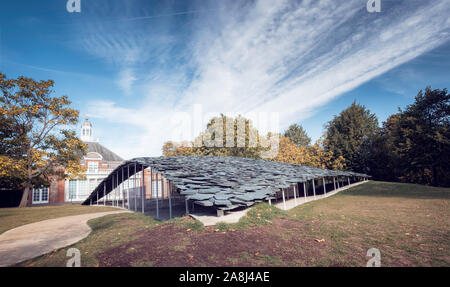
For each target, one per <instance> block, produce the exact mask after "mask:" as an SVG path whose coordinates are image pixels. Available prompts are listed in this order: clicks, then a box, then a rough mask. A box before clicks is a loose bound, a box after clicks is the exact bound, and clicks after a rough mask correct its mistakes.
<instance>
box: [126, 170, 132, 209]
mask: <svg viewBox="0 0 450 287" xmlns="http://www.w3.org/2000/svg"><path fill="white" fill-rule="evenodd" d="M127 170H128V172H127V208H128V210H131V209H130V166H129V165H127Z"/></svg>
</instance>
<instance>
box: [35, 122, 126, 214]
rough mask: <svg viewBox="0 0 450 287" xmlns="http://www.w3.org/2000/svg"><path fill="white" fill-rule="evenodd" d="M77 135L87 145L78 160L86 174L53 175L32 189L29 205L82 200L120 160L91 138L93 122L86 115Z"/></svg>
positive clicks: (121, 160)
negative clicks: (63, 176)
mask: <svg viewBox="0 0 450 287" xmlns="http://www.w3.org/2000/svg"><path fill="white" fill-rule="evenodd" d="M80 139H81V140H82V141H83V142H84V143H85V144H86V145H87V149H86V155H85V156H84V157H83V159H82V160H81V162H80V164H81V165H84V166H85V167H86V169H87V170H86V172H85V176H86V178H84V179H83V178H76V179H71V180H59V179H57V178H56V177H54V178H52V179H51V180H50V185H49V186H43V187H40V188H35V189H33V192H32V193H31V196H30V198H29V201H28V204H29V205H37V204H59V203H65V202H74V203H75V202H82V201H84V200H85V199H86V198H87V197H88V196H89V194H90V193H91V192H92V191H93V190H94V188H95V187H96V186H97V184H98V183H100V182H101V181H102V180H103V178H105V177H107V176H108V175H109V173H110V172H111V171H112V170H114V168H116V167H117V166H119V165H120V164H121V163H122V162H123V159H122V158H121V157H120V156H118V155H117V154H115V153H114V152H112V151H110V150H109V149H107V148H106V147H104V146H103V145H101V144H100V143H99V142H98V140H97V141H96V140H94V138H93V128H92V124H91V123H90V122H89V120H88V119H86V120H85V121H84V123H83V124H82V126H81V131H80Z"/></svg>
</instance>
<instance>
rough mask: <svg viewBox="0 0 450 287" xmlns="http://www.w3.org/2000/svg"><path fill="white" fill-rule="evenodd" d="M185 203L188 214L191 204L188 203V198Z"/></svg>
mask: <svg viewBox="0 0 450 287" xmlns="http://www.w3.org/2000/svg"><path fill="white" fill-rule="evenodd" d="M184 202H185V204H186V214H189V204H188V199H187V198H186V199H185V201H184Z"/></svg>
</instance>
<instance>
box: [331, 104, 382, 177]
mask: <svg viewBox="0 0 450 287" xmlns="http://www.w3.org/2000/svg"><path fill="white" fill-rule="evenodd" d="M378 129H379V127H378V119H377V117H376V116H375V114H372V113H371V112H370V111H369V110H368V109H366V108H365V107H364V106H362V105H360V104H357V103H356V102H353V103H352V104H351V105H350V107H348V108H347V109H345V110H343V111H342V112H341V113H340V114H339V115H338V116H335V117H334V118H333V120H332V121H330V122H328V123H327V125H326V134H325V141H324V146H325V149H326V150H327V151H331V152H333V157H334V158H337V157H339V156H342V157H343V158H345V166H346V168H347V169H349V170H352V171H356V172H368V171H367V169H366V166H367V162H366V155H365V154H364V153H363V151H364V150H363V149H362V147H363V146H364V145H367V144H370V142H371V141H372V139H373V137H374V136H375V135H376V134H377V132H378Z"/></svg>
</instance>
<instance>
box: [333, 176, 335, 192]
mask: <svg viewBox="0 0 450 287" xmlns="http://www.w3.org/2000/svg"><path fill="white" fill-rule="evenodd" d="M333 185H334V190H336V178H335V177H334V176H333Z"/></svg>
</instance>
